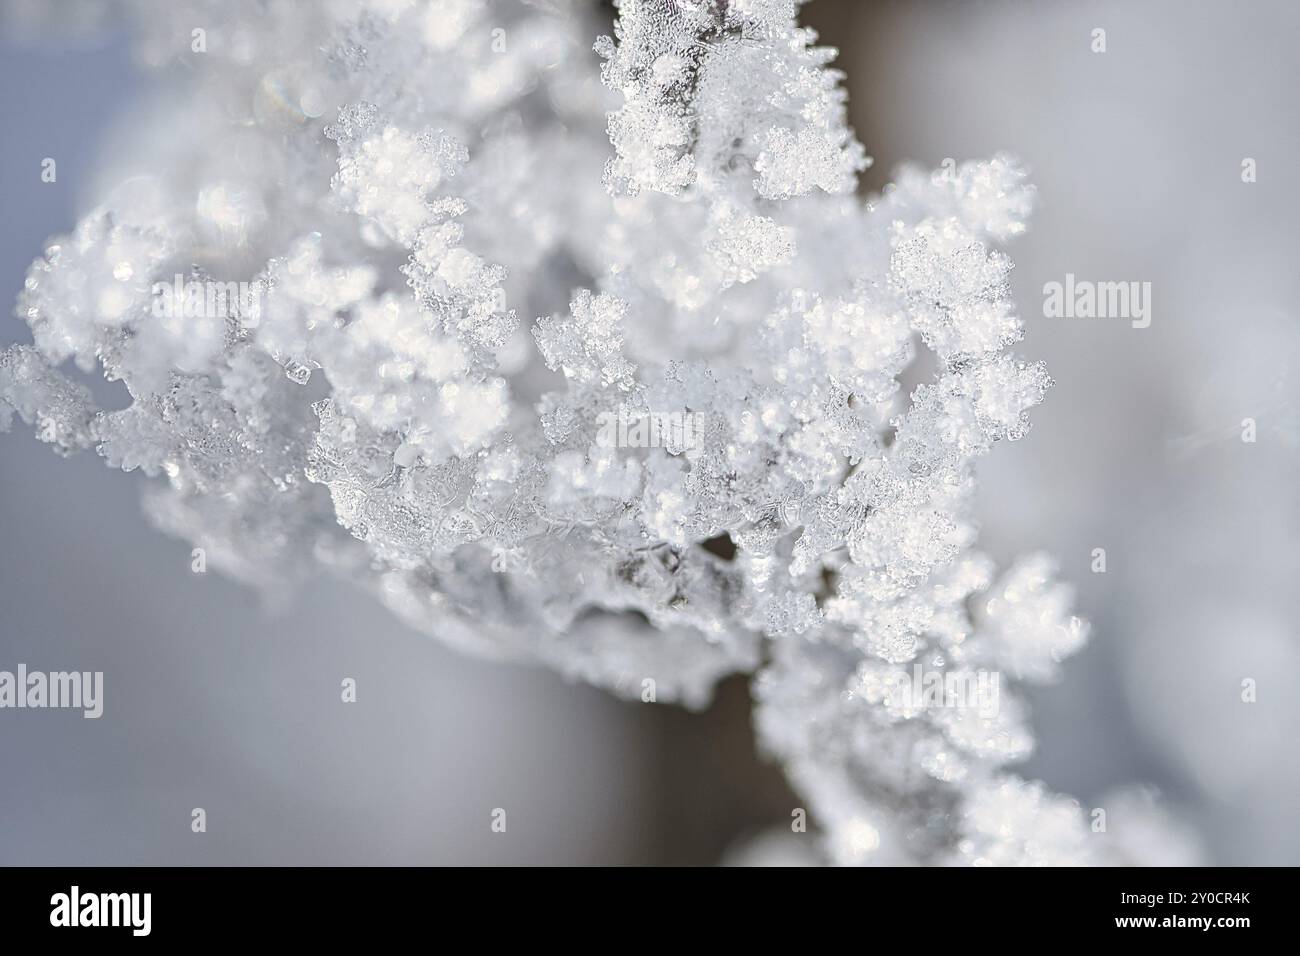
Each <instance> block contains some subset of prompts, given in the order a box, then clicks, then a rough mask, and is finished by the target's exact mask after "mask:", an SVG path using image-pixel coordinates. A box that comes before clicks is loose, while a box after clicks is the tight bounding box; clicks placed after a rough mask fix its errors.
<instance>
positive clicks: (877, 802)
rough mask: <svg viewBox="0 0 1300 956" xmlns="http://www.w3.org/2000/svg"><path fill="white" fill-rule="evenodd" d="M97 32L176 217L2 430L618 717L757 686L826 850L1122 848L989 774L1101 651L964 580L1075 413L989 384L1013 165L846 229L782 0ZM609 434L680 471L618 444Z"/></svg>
mask: <svg viewBox="0 0 1300 956" xmlns="http://www.w3.org/2000/svg"><path fill="white" fill-rule="evenodd" d="M117 6H119V7H120V8H121V9H123V10H125V11H128V12H133V13H134V14H136V18H137V26H138V34H139V41H140V44H139V49H140V55H141V58H142V60H143V61H144V62H146V63H148V64H150V65H154V66H158V67H162V68H170V69H171V70H172V73H171V75H172V77H173V78H174V81H175V82H176V83H178V84H184V91H183V92H184V95H183V97H181V100H180V101H181V102H182V103H183V109H177V108H175V107H164V108H160V111H159V112H157V113H156V114H154V115H152V116H151V117H148V118H147V119H146V120H145V121H144V123H143V128H141V129H139V130H138V131H137V132H138V134H139V136H140V140H141V141H142V142H158V141H162V140H163V139H165V140H166V142H168V143H169V144H171V145H170V146H169V150H170V152H169V153H168V154H167V157H166V162H165V163H160V164H156V165H157V168H156V171H155V172H154V174H153V175H152V177H151V179H150V180H149V182H148V183H147V190H148V191H150V195H152V196H154V197H155V198H154V200H153V201H152V202H150V203H141V202H138V201H132V200H128V199H124V198H122V197H123V195H126V194H122V193H114V194H112V195H109V196H107V197H105V199H104V203H103V205H101V206H100V207H99V208H97V209H95V210H93V211H92V212H90V213H89V214H88V215H87V216H86V217H85V219H84V220H83V221H82V222H81V223H80V224H79V225H78V226H77V228H76V229H75V230H74V232H73V233H72V234H71V235H69V236H66V237H60V238H59V239H56V240H55V241H54V242H53V243H52V244H51V245H50V246H49V248H48V249H47V251H46V254H45V257H44V258H43V259H41V260H38V261H37V263H36V264H35V265H34V266H33V267H32V269H31V270H30V272H29V274H28V278H27V282H26V286H25V289H24V290H23V292H22V294H21V296H20V298H19V304H18V315H19V317H20V318H22V319H23V320H25V321H26V322H27V323H28V325H29V326H30V328H31V331H32V335H33V339H34V342H35V345H34V347H33V346H16V347H14V348H11V349H10V350H9V351H7V352H5V353H4V354H3V355H2V356H0V427H4V426H7V425H9V423H10V421H11V420H12V419H13V418H14V417H15V416H16V417H18V418H20V419H22V420H23V421H24V422H27V423H29V424H31V425H32V426H33V427H34V428H35V429H36V432H37V435H38V437H40V438H41V439H42V440H44V441H47V442H50V443H51V444H53V445H54V446H55V448H56V449H58V450H60V451H63V452H71V451H75V450H79V449H85V448H91V447H93V448H95V449H96V450H97V451H98V452H99V453H100V454H101V455H103V456H104V457H105V459H106V460H107V461H108V463H109V464H110V465H112V466H114V467H119V468H123V469H126V470H132V469H137V468H138V469H141V470H142V471H144V472H145V473H146V474H148V475H150V476H153V477H155V478H157V479H158V480H157V481H155V482H154V483H152V484H151V485H150V488H149V491H148V493H147V498H146V504H147V509H148V511H149V514H150V516H151V518H152V520H154V521H155V522H156V523H157V524H158V525H159V526H160V527H162V528H163V529H165V530H167V531H168V532H170V533H172V534H176V535H179V536H181V537H184V538H188V539H191V540H195V541H199V540H201V541H203V542H204V543H205V546H206V547H207V548H208V549H209V553H210V555H211V558H210V560H212V561H213V562H214V564H215V565H217V566H218V567H221V568H222V569H224V570H225V571H227V572H228V573H230V574H232V575H235V576H237V577H239V578H240V579H242V580H246V581H249V582H253V583H257V584H260V585H262V586H267V587H275V588H287V587H290V586H291V585H292V584H293V582H294V581H295V580H299V579H302V578H305V577H307V576H310V575H317V574H334V575H339V576H341V577H343V578H346V579H349V580H353V581H358V582H361V583H362V584H364V585H366V586H368V587H369V588H370V589H372V590H373V591H374V592H375V593H376V594H378V595H379V596H380V597H381V598H382V600H384V601H385V602H386V603H387V604H388V605H389V606H390V607H391V608H392V609H393V610H394V611H395V612H396V613H397V614H400V615H401V616H402V617H403V618H404V619H406V620H408V621H410V622H412V623H413V624H415V625H416V626H419V627H421V628H423V629H425V630H427V631H428V632H430V633H431V634H434V635H436V636H438V637H439V638H441V639H443V640H445V641H447V642H449V643H451V644H453V645H455V646H457V647H460V648H463V649H465V650H468V651H472V652H475V653H480V654H488V655H493V656H498V657H506V658H514V659H525V660H534V661H540V662H543V663H545V664H548V665H550V666H552V667H555V668H557V669H558V670H559V671H561V672H562V673H564V674H566V675H569V676H571V677H573V678H576V679H581V680H584V681H588V682H590V683H593V684H596V685H599V686H602V687H606V688H609V689H610V690H612V691H613V692H615V693H618V694H621V695H625V696H627V697H630V698H633V699H635V698H638V697H640V698H641V699H646V698H645V696H644V695H645V693H646V689H647V688H648V687H652V688H653V691H654V694H655V699H658V700H661V701H678V702H681V703H683V704H685V705H687V706H692V707H700V706H704V705H705V704H706V703H707V702H708V700H709V697H710V694H711V689H712V687H713V685H714V683H715V682H716V681H717V680H718V679H719V678H720V677H722V676H724V675H727V674H730V673H735V672H756V676H755V678H754V688H755V697H756V714H755V723H756V727H757V731H758V735H759V739H760V744H761V746H762V747H763V749H764V750H765V751H766V752H767V753H769V754H770V755H772V756H773V757H774V758H775V759H777V760H779V761H780V762H781V763H782V764H783V765H784V766H785V767H786V768H787V770H788V772H789V774H790V777H791V780H792V782H793V783H794V785H795V786H796V787H797V788H798V789H799V790H800V791H801V792H802V793H803V794H804V795H805V796H806V798H807V800H808V804H809V808H810V818H811V820H812V822H813V823H814V824H815V826H816V827H817V828H818V829H819V830H820V831H821V833H822V834H823V836H824V839H825V849H826V854H827V857H828V858H829V859H831V860H833V861H836V862H841V863H863V862H866V863H872V862H874V863H901V862H906V863H973V864H989V863H996V864H1022V863H1030V864H1038V863H1062V862H1069V863H1075V862H1093V861H1098V860H1104V859H1111V858H1113V854H1112V855H1111V856H1108V855H1107V852H1108V851H1107V850H1106V849H1105V846H1104V845H1103V844H1101V843H1099V842H1096V841H1093V840H1092V839H1091V834H1090V833H1089V831H1088V829H1087V827H1086V825H1085V821H1084V819H1083V816H1082V813H1081V811H1080V809H1079V808H1078V806H1077V805H1075V804H1074V803H1073V802H1072V801H1070V800H1068V799H1066V798H1063V797H1060V796H1056V795H1053V794H1051V793H1048V792H1047V791H1045V789H1044V788H1043V787H1042V786H1041V785H1038V784H1034V783H1028V782H1025V781H1022V780H1019V779H1017V778H1016V777H1014V776H1012V775H1011V774H1010V773H1009V772H1008V771H1007V770H1006V765H1007V764H1008V763H1009V762H1011V761H1014V760H1016V759H1019V758H1021V757H1023V756H1025V755H1026V754H1027V753H1028V752H1029V750H1030V749H1031V746H1032V737H1031V734H1030V732H1029V729H1028V726H1027V724H1026V717H1025V710H1024V707H1023V706H1022V705H1021V703H1020V702H1019V698H1018V697H1017V696H1016V694H1015V684H1017V683H1019V682H1037V681H1043V680H1047V679H1049V678H1051V677H1052V676H1053V675H1054V673H1055V671H1056V667H1057V665H1058V664H1059V662H1060V661H1061V660H1062V659H1064V658H1065V657H1067V656H1068V655H1070V654H1072V653H1074V652H1075V651H1076V650H1078V648H1079V647H1080V645H1081V644H1082V643H1083V641H1084V639H1085V637H1086V629H1085V627H1084V626H1083V625H1082V624H1081V622H1079V620H1078V619H1077V618H1075V617H1074V616H1073V615H1072V612H1071V610H1070V600H1071V596H1070V592H1069V589H1068V588H1067V587H1066V586H1065V585H1063V584H1061V583H1059V582H1058V581H1057V580H1056V578H1055V571H1054V569H1053V567H1052V565H1051V563H1050V561H1048V560H1047V559H1046V558H1043V557H1040V556H1033V557H1029V558H1027V559H1025V560H1023V561H1022V562H1020V563H1018V564H1016V565H1014V566H1013V567H1011V568H1010V569H1009V570H1007V571H1005V572H1003V573H1002V574H1001V575H999V574H997V572H996V571H995V569H994V568H993V566H992V563H991V561H990V560H989V559H988V558H987V557H985V556H984V555H982V554H981V553H979V552H978V551H977V550H974V542H975V528H974V525H973V523H972V519H971V508H970V504H971V496H972V492H973V490H974V469H975V464H976V462H977V460H978V459H979V458H980V457H981V456H983V455H985V454H987V453H988V452H989V451H990V450H991V449H992V448H993V446H994V445H996V444H997V443H998V442H1000V441H1014V440H1017V439H1019V438H1021V437H1023V436H1024V434H1025V433H1026V430H1027V428H1028V419H1027V415H1026V413H1027V411H1028V409H1029V408H1030V407H1032V406H1034V405H1036V404H1037V403H1038V402H1040V401H1041V400H1042V398H1043V395H1044V393H1045V391H1046V389H1047V388H1048V387H1049V385H1050V379H1049V378H1048V376H1047V374H1046V372H1045V370H1044V369H1043V368H1042V366H1041V364H1037V363H1026V362H1024V361H1021V360H1019V359H1017V358H1015V357H1014V356H1013V355H1011V354H1010V353H1009V352H1008V351H1007V350H1008V349H1009V348H1010V347H1011V346H1012V345H1014V344H1015V343H1016V341H1017V340H1018V339H1019V338H1020V336H1021V322H1020V320H1019V318H1018V317H1017V316H1016V312H1015V308H1014V304H1013V303H1012V301H1011V299H1010V296H1009V292H1008V273H1009V270H1010V269H1011V261H1010V259H1009V258H1008V257H1007V256H1006V254H1005V253H1004V252H1003V251H1002V250H1001V249H1000V248H999V247H998V246H999V244H1000V243H1002V242H1004V241H1006V240H1008V239H1010V238H1012V237H1014V236H1016V235H1018V234H1020V233H1021V232H1022V231H1023V230H1024V221H1025V218H1026V216H1027V215H1028V213H1029V211H1030V208H1031V206H1032V201H1033V189H1032V187H1030V186H1028V185H1027V184H1026V177H1025V173H1024V171H1023V169H1021V167H1019V166H1018V165H1017V164H1016V163H1015V162H1014V160H1012V159H1010V158H1008V157H1005V156H997V157H995V158H993V159H992V160H990V161H987V162H980V163H968V164H965V165H963V166H961V167H959V168H958V169H957V170H956V171H955V172H949V173H946V174H930V173H925V172H922V171H919V170H913V169H904V170H902V171H901V172H900V173H899V175H898V177H897V179H896V182H895V184H894V185H893V186H892V187H890V188H889V189H887V190H886V191H885V192H884V194H883V195H881V196H878V197H875V198H874V199H873V200H872V201H871V202H863V201H860V200H859V199H857V198H856V197H855V195H854V190H855V188H856V176H857V173H858V172H859V171H861V170H862V169H864V168H866V166H867V165H868V163H869V159H868V158H867V156H866V154H865V151H864V150H863V147H862V146H861V144H859V143H858V142H857V141H856V139H855V138H854V136H853V134H852V132H851V131H850V129H849V128H848V126H847V124H846V122H845V95H844V92H843V88H842V86H841V84H840V80H841V76H840V74H839V73H838V72H837V71H835V70H833V69H830V68H829V67H828V64H829V63H830V62H831V60H832V59H833V57H834V55H835V51H834V50H832V49H829V48H826V47H820V46H817V45H816V36H815V34H814V33H813V31H811V30H809V29H807V28H804V27H800V26H799V25H798V24H797V21H796V12H797V4H796V3H795V2H794V0H750V2H746V3H728V2H722V0H708V2H691V3H685V2H677V0H622V3H620V5H619V17H618V20H617V22H616V23H615V26H614V31H613V36H612V37H609V36H605V37H600V38H599V39H597V40H596V42H595V46H594V49H595V51H596V52H597V53H598V54H599V56H600V58H601V61H602V62H601V63H600V64H598V63H597V61H596V57H594V56H592V52H591V51H592V37H593V36H594V34H595V29H594V28H593V26H592V24H591V23H590V22H589V15H590V16H594V13H592V11H589V10H587V9H586V8H585V7H583V6H581V5H567V4H553V3H537V4H531V5H530V4H520V3H505V2H487V0H475V2H469V0H465V2H456V3H439V4H432V5H426V4H416V3H410V2H401V0H396V2H394V0H369V2H359V3H355V4H279V5H273V6H271V7H266V6H265V5H262V4H255V3H251V2H247V3H245V2H235V3H232V2H228V0H223V2H217V0H177V2H175V3H169V4H164V5H159V4H156V3H152V2H146V0H134V2H133V0H126V2H123V3H120V4H118V5H117ZM194 23H204V24H207V25H208V26H207V35H208V37H209V47H208V50H207V52H206V53H205V54H204V55H203V57H202V59H201V60H198V61H195V59H194V58H193V57H192V56H190V55H189V54H188V52H187V50H186V49H184V48H178V47H177V45H176V43H175V38H176V37H178V36H189V35H190V28H191V26H192V24H194ZM182 62H183V63H184V64H185V65H186V67H187V68H185V69H179V68H178V65H179V64H180V63H182ZM602 81H603V83H602ZM232 91H235V92H236V93H237V94H239V95H233V96H232ZM611 144H612V150H611ZM226 145H228V146H229V148H225V146H226ZM602 182H603V183H604V184H605V187H607V188H602ZM137 186H138V184H137ZM134 194H135V195H139V191H138V189H137V190H136V192H135V193H134ZM181 273H183V274H184V275H185V276H186V277H187V278H188V279H191V280H193V281H196V282H199V283H205V282H217V283H225V282H247V283H249V287H250V288H252V289H253V290H255V291H256V293H257V296H258V306H259V307H258V308H257V310H256V314H244V313H242V312H240V311H238V310H235V311H233V312H231V313H229V314H221V315H214V314H207V313H204V312H203V311H202V310H199V312H198V314H195V315H193V316H190V315H184V316H182V317H180V318H177V317H176V315H175V314H174V312H175V310H172V312H173V314H172V315H171V316H170V317H163V318H160V317H159V315H158V314H157V310H156V309H154V308H153V306H154V304H155V303H154V297H155V295H156V294H157V293H155V292H151V290H153V289H154V283H157V282H162V283H169V282H170V281H171V278H172V276H173V275H177V274H181ZM922 350H928V351H929V352H930V353H932V354H933V358H934V364H935V367H936V370H935V372H934V375H933V377H932V378H931V379H930V380H929V381H926V382H923V383H922V384H919V385H918V386H916V388H915V389H914V390H913V391H912V392H911V394H905V393H903V392H902V391H901V388H900V385H899V381H900V378H901V377H902V376H903V375H904V373H905V372H906V371H907V370H909V369H910V368H912V367H913V365H914V363H915V362H916V361H917V359H918V357H919V355H920V353H921V351H922ZM66 360H72V361H73V362H75V363H76V365H77V366H78V367H79V368H81V369H82V370H89V369H91V368H92V367H94V366H96V365H97V366H98V367H99V369H100V370H101V371H102V373H103V374H104V375H105V376H106V377H108V378H110V379H120V380H121V381H123V382H124V383H125V384H126V387H127V389H128V390H129V392H130V395H131V398H132V404H130V405H129V407H127V408H125V409H123V410H118V411H105V410H100V409H98V408H96V407H95V405H94V403H93V401H92V399H91V396H90V393H89V392H88V391H86V389H84V388H83V387H82V386H80V385H79V384H77V383H76V382H75V380H74V379H73V378H72V377H71V376H70V375H68V374H67V373H65V372H64V371H63V370H61V369H60V368H59V366H60V364H61V363H63V362H65V361H66ZM629 412H631V413H632V414H634V415H637V416H641V417H645V418H649V417H655V418H656V420H685V419H686V418H688V417H689V419H690V420H691V421H692V422H697V423H699V427H698V428H697V429H695V432H696V439H697V440H696V441H694V442H692V443H691V444H690V446H689V447H686V446H685V444H674V443H673V442H661V443H654V442H625V444H627V445H629V447H619V446H618V444H617V443H615V444H614V445H612V446H611V445H610V443H609V442H607V441H604V440H603V439H602V437H601V436H602V429H601V423H602V421H608V420H609V416H615V417H617V416H619V415H624V416H626V415H627V414H629ZM669 416H681V418H680V419H670V418H669ZM917 668H920V669H923V670H924V671H926V672H928V673H931V674H936V675H938V677H939V679H940V680H941V681H944V680H946V681H950V682H958V683H960V682H969V681H975V680H977V679H980V677H981V675H984V676H987V675H989V674H992V675H995V676H996V677H997V678H998V679H999V680H1000V683H999V684H998V688H999V693H998V696H997V698H996V700H995V701H994V702H995V703H996V704H997V706H995V707H988V706H979V707H973V706H950V704H951V703H952V701H949V700H944V701H943V702H942V703H941V705H939V706H935V705H934V702H933V701H930V702H926V701H924V700H920V699H917V698H916V697H915V696H914V695H909V694H908V693H904V690H905V685H906V682H907V681H908V680H910V679H911V675H913V674H914V672H915V671H916V669H917ZM982 703H983V704H988V703H990V701H989V700H988V699H982ZM1143 832H1144V833H1160V832H1163V831H1160V830H1159V829H1158V828H1157V827H1154V826H1152V827H1148V828H1147V829H1146V830H1144V831H1143ZM1147 842H1148V843H1149V842H1151V841H1150V840H1148V841H1147ZM1132 846H1133V847H1136V848H1137V849H1134V850H1131V851H1126V853H1127V854H1128V855H1129V856H1130V857H1131V858H1137V857H1139V856H1141V857H1151V856H1154V855H1158V854H1156V853H1155V852H1154V851H1152V850H1151V849H1150V847H1149V846H1145V845H1142V844H1140V843H1135V844H1132Z"/></svg>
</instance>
